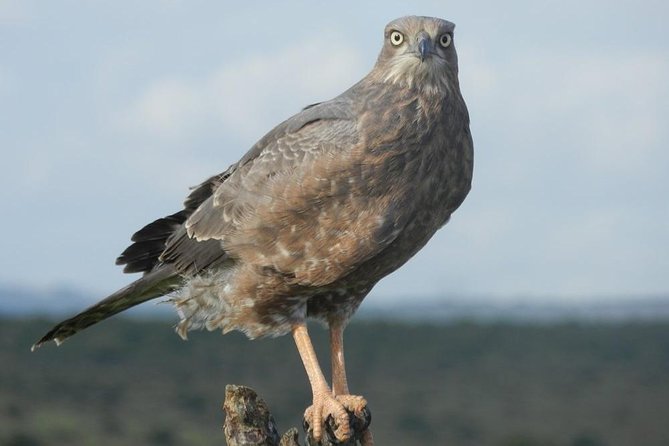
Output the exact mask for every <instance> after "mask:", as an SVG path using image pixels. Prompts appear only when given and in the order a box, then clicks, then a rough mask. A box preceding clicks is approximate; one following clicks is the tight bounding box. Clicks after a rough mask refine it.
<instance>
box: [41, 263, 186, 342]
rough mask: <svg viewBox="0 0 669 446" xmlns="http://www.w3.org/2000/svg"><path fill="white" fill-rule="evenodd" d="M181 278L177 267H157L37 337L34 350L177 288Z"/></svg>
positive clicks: (61, 340) (62, 339)
mask: <svg viewBox="0 0 669 446" xmlns="http://www.w3.org/2000/svg"><path fill="white" fill-rule="evenodd" d="M180 282H181V280H180V277H179V274H178V273H177V272H176V271H175V270H174V268H173V267H172V266H169V265H164V266H162V267H160V268H159V269H157V270H155V271H151V272H149V273H147V274H145V275H144V276H143V277H142V278H140V279H138V280H136V281H134V282H133V283H131V284H130V285H128V286H127V287H125V288H122V289H120V290H118V291H117V292H115V293H114V294H112V295H110V296H109V297H107V298H105V299H103V300H101V301H100V302H98V303H97V304H95V305H93V306H92V307H90V308H88V309H87V310H85V311H83V312H81V313H79V314H77V315H76V316H74V317H72V318H70V319H67V320H65V321H63V322H61V323H60V324H58V325H56V326H55V327H53V328H52V329H51V331H49V332H48V333H47V334H45V335H44V337H42V339H40V340H39V341H37V342H36V343H35V344H34V345H33V346H32V348H31V349H30V350H31V351H35V349H37V348H39V347H40V346H41V345H42V344H44V343H46V342H49V341H55V342H56V344H57V345H60V344H61V343H62V342H63V341H64V340H65V339H67V338H69V337H70V336H72V335H73V334H75V333H77V332H78V331H81V330H83V329H84V328H87V327H90V326H91V325H93V324H96V323H98V322H100V321H102V320H104V319H107V318H108V317H110V316H113V315H115V314H116V313H120V312H121V311H123V310H127V309H128V308H131V307H134V306H135V305H139V304H141V303H142V302H146V301H147V300H151V299H154V298H156V297H160V296H163V295H165V294H167V293H169V292H171V291H174V290H175V289H176V288H178V286H179V284H180Z"/></svg>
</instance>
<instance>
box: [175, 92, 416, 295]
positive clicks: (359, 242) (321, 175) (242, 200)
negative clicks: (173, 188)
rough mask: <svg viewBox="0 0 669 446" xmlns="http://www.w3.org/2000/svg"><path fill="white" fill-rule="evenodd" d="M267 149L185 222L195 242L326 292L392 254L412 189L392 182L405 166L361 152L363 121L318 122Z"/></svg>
mask: <svg viewBox="0 0 669 446" xmlns="http://www.w3.org/2000/svg"><path fill="white" fill-rule="evenodd" d="M319 107H320V105H317V106H315V107H314V108H315V109H318V108H319ZM309 110H313V108H312V109H308V111H309ZM265 142H266V146H265V147H264V148H263V150H262V151H261V152H260V153H259V154H258V155H257V156H256V157H255V158H254V159H253V160H251V161H249V162H248V163H246V164H245V165H243V166H240V167H239V168H238V169H236V170H235V171H234V172H232V174H231V175H230V177H229V178H227V179H226V181H225V182H223V183H222V184H221V185H220V186H219V187H218V188H217V190H216V191H215V192H214V194H213V195H212V196H211V197H209V198H208V199H207V200H205V201H204V202H203V203H202V204H201V205H200V207H198V209H196V210H195V212H194V213H193V214H192V215H191V216H190V217H189V218H188V220H187V221H186V224H185V226H186V229H187V231H188V234H189V235H190V236H192V237H193V238H195V239H196V240H199V241H210V240H218V241H220V242H221V243H222V245H223V246H225V249H226V251H227V252H228V254H229V255H230V256H231V257H233V258H237V259H241V260H242V261H243V262H248V263H250V264H253V265H258V266H259V267H260V268H263V269H265V270H268V271H271V272H275V273H277V274H281V275H283V276H285V277H287V278H292V279H293V280H294V282H295V283H299V284H302V285H307V286H322V285H326V284H329V283H332V282H334V281H335V280H337V279H339V278H341V277H343V276H345V275H346V274H348V273H350V272H351V271H352V270H354V269H355V268H356V267H357V266H358V265H360V264H361V263H362V262H363V261H365V260H367V259H369V258H371V257H373V256H374V255H375V254H377V253H378V252H380V251H381V250H383V249H384V248H385V247H387V246H388V244H390V243H391V242H392V241H393V240H394V239H395V238H396V237H397V235H398V234H399V232H400V231H401V229H402V228H403V227H404V225H405V224H406V222H407V221H408V219H409V218H410V216H411V215H412V205H411V201H410V197H411V191H410V190H409V189H408V188H407V187H408V186H410V185H408V184H407V183H406V182H401V181H397V182H394V181H393V180H394V178H393V175H392V173H394V172H393V169H397V168H400V169H405V168H406V165H405V163H404V161H405V160H404V159H401V160H398V159H397V157H396V156H395V155H396V154H394V155H391V154H383V153H381V152H379V153H377V154H376V155H374V154H372V153H370V152H369V151H367V150H364V147H363V143H362V142H361V141H360V138H359V134H358V121H357V120H354V119H350V118H348V117H337V118H329V119H321V120H312V121H310V122H308V123H306V124H305V125H302V126H301V127H299V128H297V129H296V130H294V131H287V132H284V133H282V134H280V135H278V136H276V137H275V138H274V139H272V140H270V141H267V140H266V141H265ZM400 155H401V154H400Z"/></svg>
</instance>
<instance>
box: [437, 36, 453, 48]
mask: <svg viewBox="0 0 669 446" xmlns="http://www.w3.org/2000/svg"><path fill="white" fill-rule="evenodd" d="M452 40H453V38H452V37H451V35H450V34H448V33H446V34H442V35H441V37H440V38H439V45H441V46H442V47H443V48H447V47H448V46H449V45H450V44H451V41H452Z"/></svg>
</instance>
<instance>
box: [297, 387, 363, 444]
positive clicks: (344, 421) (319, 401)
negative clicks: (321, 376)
mask: <svg viewBox="0 0 669 446" xmlns="http://www.w3.org/2000/svg"><path fill="white" fill-rule="evenodd" d="M328 417H332V419H333V420H334V424H335V427H336V429H335V431H334V435H335V437H336V438H337V440H338V441H341V442H344V441H347V440H349V439H350V438H351V423H350V420H349V416H348V413H347V412H346V408H345V407H344V405H343V404H342V403H341V402H339V401H338V400H337V399H336V398H335V397H333V396H332V395H331V394H329V393H328V394H326V395H323V396H321V397H317V398H314V404H313V405H312V406H310V407H309V408H307V410H306V411H305V412H304V418H305V419H306V420H308V422H309V426H310V427H311V430H312V436H313V437H314V439H315V440H316V441H320V440H321V439H322V438H323V430H324V425H325V422H326V421H327V419H328Z"/></svg>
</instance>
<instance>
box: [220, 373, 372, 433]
mask: <svg viewBox="0 0 669 446" xmlns="http://www.w3.org/2000/svg"><path fill="white" fill-rule="evenodd" d="M223 410H225V415H226V416H225V424H224V431H225V439H226V441H227V443H228V446H261V445H262V446H300V443H299V435H298V432H297V429H295V428H292V429H289V430H288V431H287V432H286V433H285V434H284V435H283V437H279V433H278V431H277V428H276V423H275V422H274V417H272V414H271V413H270V411H269V408H268V407H267V404H266V403H265V401H263V399H262V398H260V397H259V396H258V394H256V392H255V391H254V390H253V389H251V388H249V387H244V386H235V385H228V386H227V387H226V388H225V404H224V405H223ZM349 418H350V420H351V431H352V432H353V436H352V438H351V440H349V441H347V442H344V443H342V442H339V441H337V439H336V438H335V436H334V433H333V432H334V431H335V429H336V428H335V426H334V420H333V419H332V417H329V418H328V419H327V422H326V425H325V432H324V438H323V439H322V440H321V441H320V442H317V441H315V440H314V439H313V438H312V436H311V429H310V427H309V425H308V423H307V422H306V420H305V421H304V429H305V431H306V432H307V445H308V446H358V445H369V444H371V434H370V433H369V431H368V429H367V428H368V427H369V423H370V422H371V419H372V416H371V413H370V412H369V410H368V409H367V408H365V409H363V410H362V411H361V412H360V413H359V414H355V413H354V412H350V411H349Z"/></svg>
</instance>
